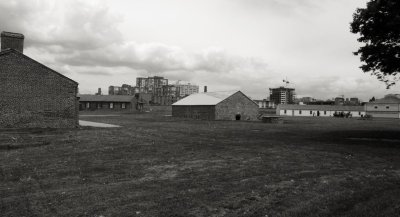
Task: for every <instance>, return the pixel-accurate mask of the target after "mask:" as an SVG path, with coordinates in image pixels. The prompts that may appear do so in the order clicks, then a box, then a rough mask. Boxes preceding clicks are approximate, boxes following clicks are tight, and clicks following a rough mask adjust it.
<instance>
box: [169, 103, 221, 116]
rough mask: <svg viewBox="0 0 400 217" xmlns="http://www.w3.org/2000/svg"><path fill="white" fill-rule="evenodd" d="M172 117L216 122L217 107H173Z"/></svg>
mask: <svg viewBox="0 0 400 217" xmlns="http://www.w3.org/2000/svg"><path fill="white" fill-rule="evenodd" d="M172 116H173V117H181V118H193V119H199V120H215V106H213V105H192V106H187V105H173V106H172Z"/></svg>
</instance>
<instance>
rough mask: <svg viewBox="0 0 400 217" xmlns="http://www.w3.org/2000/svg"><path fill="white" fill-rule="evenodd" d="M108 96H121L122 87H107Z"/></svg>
mask: <svg viewBox="0 0 400 217" xmlns="http://www.w3.org/2000/svg"><path fill="white" fill-rule="evenodd" d="M108 95H122V87H118V86H109V87H108Z"/></svg>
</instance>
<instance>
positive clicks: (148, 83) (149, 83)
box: [136, 76, 168, 94]
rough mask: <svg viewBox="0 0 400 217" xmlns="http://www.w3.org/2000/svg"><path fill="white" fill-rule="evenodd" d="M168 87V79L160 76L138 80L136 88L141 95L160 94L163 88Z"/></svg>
mask: <svg viewBox="0 0 400 217" xmlns="http://www.w3.org/2000/svg"><path fill="white" fill-rule="evenodd" d="M164 85H168V79H165V78H164V77H160V76H154V77H148V78H136V87H137V88H138V89H139V92H140V93H153V94H156V93H159V92H160V91H162V90H160V88H162V86H164Z"/></svg>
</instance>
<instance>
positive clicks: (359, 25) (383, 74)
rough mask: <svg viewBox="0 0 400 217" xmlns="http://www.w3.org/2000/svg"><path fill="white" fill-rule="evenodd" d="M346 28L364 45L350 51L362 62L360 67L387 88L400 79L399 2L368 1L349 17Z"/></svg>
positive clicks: (387, 0)
mask: <svg viewBox="0 0 400 217" xmlns="http://www.w3.org/2000/svg"><path fill="white" fill-rule="evenodd" d="M350 27H351V28H350V30H351V32H352V33H354V34H357V33H359V34H360V37H359V38H358V39H357V40H358V41H359V42H362V43H365V45H364V46H361V47H360V48H359V49H358V51H356V52H354V54H355V55H360V60H361V61H362V62H364V63H365V64H363V65H361V67H360V68H361V69H362V70H363V71H364V72H365V73H366V72H371V75H374V76H376V77H377V78H378V80H380V81H383V82H385V84H386V87H387V88H388V89H389V88H390V86H392V85H394V84H395V83H396V81H399V80H400V79H399V76H398V75H399V73H400V0H370V1H369V2H368V3H367V7H366V8H358V9H357V10H356V12H355V13H354V14H353V22H351V23H350Z"/></svg>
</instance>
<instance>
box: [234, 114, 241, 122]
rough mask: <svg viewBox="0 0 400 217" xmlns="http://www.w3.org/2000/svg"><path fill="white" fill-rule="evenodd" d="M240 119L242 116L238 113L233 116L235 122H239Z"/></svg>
mask: <svg viewBox="0 0 400 217" xmlns="http://www.w3.org/2000/svg"><path fill="white" fill-rule="evenodd" d="M240 118H242V116H241V115H240V114H239V113H238V114H236V115H235V119H236V120H237V121H240Z"/></svg>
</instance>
